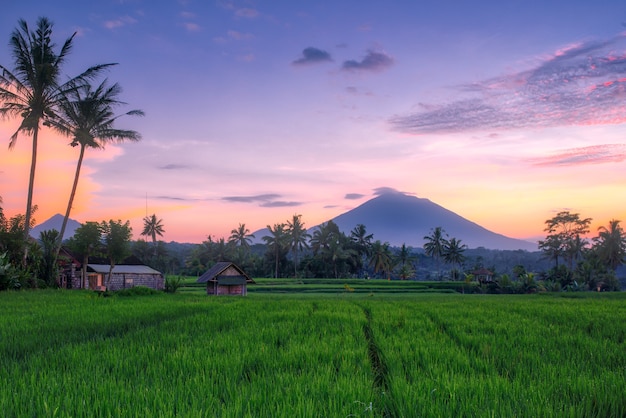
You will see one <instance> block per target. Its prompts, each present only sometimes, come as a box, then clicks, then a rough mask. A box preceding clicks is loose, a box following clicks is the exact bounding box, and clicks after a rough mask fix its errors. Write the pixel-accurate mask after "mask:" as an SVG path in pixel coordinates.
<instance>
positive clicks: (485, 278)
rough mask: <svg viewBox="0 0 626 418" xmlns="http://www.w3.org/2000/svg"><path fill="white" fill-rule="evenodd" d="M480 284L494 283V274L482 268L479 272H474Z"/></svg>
mask: <svg viewBox="0 0 626 418" xmlns="http://www.w3.org/2000/svg"><path fill="white" fill-rule="evenodd" d="M472 274H473V275H474V277H475V278H476V280H478V283H492V282H493V281H494V280H493V272H492V271H491V270H487V269H486V268H481V269H478V270H474V271H473V272H472Z"/></svg>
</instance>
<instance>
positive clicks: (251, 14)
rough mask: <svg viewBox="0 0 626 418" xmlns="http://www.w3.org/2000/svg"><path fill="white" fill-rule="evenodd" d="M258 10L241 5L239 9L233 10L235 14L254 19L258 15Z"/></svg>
mask: <svg viewBox="0 0 626 418" xmlns="http://www.w3.org/2000/svg"><path fill="white" fill-rule="evenodd" d="M259 14H260V13H259V11H258V10H256V9H251V8H249V7H242V8H240V9H237V10H235V16H237V17H243V18H246V19H254V18H257V17H258V16H259Z"/></svg>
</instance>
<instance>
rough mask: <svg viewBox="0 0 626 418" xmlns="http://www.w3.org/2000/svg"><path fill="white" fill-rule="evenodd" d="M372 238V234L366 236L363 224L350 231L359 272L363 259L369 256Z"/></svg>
mask: <svg viewBox="0 0 626 418" xmlns="http://www.w3.org/2000/svg"><path fill="white" fill-rule="evenodd" d="M373 238H374V234H368V233H367V229H366V228H365V225H363V224H358V225H357V226H355V227H354V228H353V229H352V231H350V240H351V241H352V242H353V243H354V246H355V249H356V252H357V256H358V263H359V265H358V268H359V270H362V266H363V262H364V258H365V257H367V256H369V253H370V249H371V247H372V239H373Z"/></svg>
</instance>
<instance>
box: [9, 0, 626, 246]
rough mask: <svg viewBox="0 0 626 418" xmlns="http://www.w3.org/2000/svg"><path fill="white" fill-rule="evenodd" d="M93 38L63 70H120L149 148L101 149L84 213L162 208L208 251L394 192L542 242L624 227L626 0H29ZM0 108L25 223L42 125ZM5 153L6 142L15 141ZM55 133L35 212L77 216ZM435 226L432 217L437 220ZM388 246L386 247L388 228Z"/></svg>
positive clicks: (44, 155)
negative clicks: (239, 230)
mask: <svg viewBox="0 0 626 418" xmlns="http://www.w3.org/2000/svg"><path fill="white" fill-rule="evenodd" d="M39 16H46V17H48V18H49V19H51V20H52V21H53V22H54V38H55V41H56V43H57V46H59V45H61V44H62V43H63V41H64V40H65V39H66V38H67V37H69V36H71V34H72V33H74V32H77V36H76V38H75V39H74V49H73V51H72V53H71V55H70V56H69V59H68V62H67V66H66V67H65V72H66V74H67V75H68V76H69V75H76V74H78V73H79V72H80V71H82V70H84V69H85V68H87V67H88V66H91V65H94V64H99V63H107V62H117V63H119V65H118V66H116V67H114V68H113V69H112V70H111V71H109V72H108V74H107V77H108V78H109V80H111V81H114V82H118V83H120V84H121V86H122V87H123V89H124V91H123V93H122V98H123V100H124V101H126V102H127V103H128V108H127V109H123V108H122V109H120V112H123V111H127V110H130V109H135V108H138V109H142V110H143V111H145V113H146V116H145V117H143V118H131V117H127V118H121V119H119V123H118V125H117V127H119V128H124V129H134V130H137V131H139V132H140V133H141V134H142V136H143V140H142V141H141V142H139V143H129V144H124V145H109V146H107V148H106V150H105V151H98V150H88V152H87V156H86V160H85V163H84V165H83V173H82V176H81V179H80V183H79V188H78V195H77V198H76V201H75V204H74V208H73V211H72V214H71V217H72V218H73V219H76V220H78V221H80V222H84V221H101V220H108V219H122V220H126V219H128V220H130V221H131V224H132V226H133V229H134V231H135V238H138V237H139V235H138V234H139V232H140V231H141V229H142V218H143V217H144V216H145V215H146V213H148V214H152V213H156V214H157V216H158V217H159V218H162V219H163V223H164V225H165V230H166V233H165V235H164V237H163V239H164V240H165V241H172V240H174V241H181V242H201V241H202V240H205V239H206V238H207V236H209V235H211V236H212V237H213V238H214V239H215V238H221V237H226V238H228V236H229V235H230V230H231V229H233V228H235V227H237V225H238V224H239V223H245V224H246V226H247V227H248V228H249V229H250V230H251V231H255V230H257V229H260V228H263V227H265V226H266V225H267V224H272V225H273V224H274V223H278V222H284V221H286V220H287V219H289V218H291V216H292V215H294V214H302V219H303V221H304V223H305V225H306V226H308V227H311V226H314V225H316V224H318V223H320V222H323V221H326V220H328V219H330V218H333V217H334V216H337V215H339V214H341V213H343V212H345V211H347V210H349V209H352V208H354V207H356V206H358V205H360V204H361V203H363V202H365V201H366V200H368V199H370V198H372V197H374V196H375V194H376V193H377V192H379V191H380V190H381V188H392V189H395V190H398V191H402V192H405V193H409V194H413V195H416V196H418V197H422V198H428V199H430V200H432V201H433V202H435V203H438V204H440V205H442V206H444V207H446V208H447V209H450V210H452V211H454V212H456V213H458V214H459V215H461V216H463V217H465V218H467V219H469V220H471V221H474V222H476V223H478V224H480V225H482V226H484V227H486V228H488V229H490V230H492V231H494V232H498V233H501V234H504V235H507V236H510V237H515V238H522V239H530V240H536V239H537V238H539V237H542V236H544V235H545V234H544V233H543V228H544V221H545V220H546V219H548V218H551V217H552V216H554V215H555V214H556V213H557V212H558V211H561V210H569V211H572V212H577V213H580V214H581V215H582V216H583V217H591V218H593V224H592V228H593V229H594V230H595V228H597V226H599V225H607V224H608V221H609V220H610V219H612V218H616V219H621V220H623V221H625V222H626V162H625V161H626V124H625V122H626V2H624V1H623V0H621V1H607V0H598V1H595V2H590V1H571V0H569V1H561V0H555V1H550V2H522V1H509V0H498V1H479V2H466V1H461V0H453V1H446V2H443V1H420V2H417V1H415V2H413V1H388V2H380V1H341V2H335V1H302V2H293V1H228V0H224V1H220V0H217V1H199V0H197V1H192V0H179V1H175V0H171V1H159V2H152V1H148V0H102V1H97V2H84V1H78V0H58V1H49V0H36V1H35V0H23V1H19V2H17V1H15V2H10V3H9V4H8V5H3V7H2V14H0V63H2V64H3V65H5V66H7V67H9V68H13V60H12V57H11V55H10V50H9V47H8V41H9V37H10V34H11V32H12V31H13V29H14V28H15V27H16V25H17V21H18V19H20V18H23V19H25V20H26V21H27V22H28V23H29V24H30V25H31V26H32V27H34V25H35V22H36V20H37V18H38V17H39ZM18 123H19V122H18V120H16V119H6V120H0V138H4V141H3V142H4V144H5V145H4V146H0V196H2V199H3V208H4V210H5V214H6V215H8V216H12V215H14V214H16V213H24V210H25V205H26V192H27V184H28V171H29V167H30V147H31V142H30V139H29V137H27V136H20V138H19V140H18V144H17V147H16V148H15V149H14V150H12V151H9V150H8V149H7V146H8V143H9V137H10V135H11V134H12V133H13V132H14V130H15V129H16V128H17V126H18ZM0 143H1V141H0ZM68 143H69V140H68V139H67V138H62V137H59V136H58V135H56V134H55V133H53V132H50V131H48V130H45V129H44V131H43V132H42V134H41V137H40V147H39V157H38V165H37V174H36V178H35V191H34V202H35V203H36V204H37V205H38V206H39V211H38V212H37V213H36V214H35V218H36V219H37V221H38V222H42V221H44V220H46V219H47V218H49V217H50V216H52V215H54V214H56V213H64V212H65V205H66V202H67V199H68V195H69V192H70V188H71V183H72V179H73V173H74V168H75V162H76V158H77V153H78V149H75V148H72V147H70V146H68ZM434 226H436V225H433V227H434ZM375 238H376V237H375Z"/></svg>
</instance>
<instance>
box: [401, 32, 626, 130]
mask: <svg viewBox="0 0 626 418" xmlns="http://www.w3.org/2000/svg"><path fill="white" fill-rule="evenodd" d="M616 51H618V52H616ZM457 90H458V92H459V93H460V94H461V95H465V97H462V98H460V99H458V100H455V101H453V102H450V103H444V104H441V105H433V104H430V103H426V104H424V103H421V104H420V107H421V109H420V110H419V111H417V112H414V113H410V114H407V115H402V116H396V117H393V118H391V119H390V123H391V126H392V127H393V129H395V130H397V131H401V132H405V133H414V134H425V133H450V132H462V131H472V130H499V129H520V128H528V127H535V128H536V127H554V126H570V125H592V124H619V123H624V122H626V111H625V110H626V109H625V106H624V101H625V100H626V34H620V35H618V36H616V37H614V38H611V39H608V40H604V41H593V42H592V41H589V42H584V43H579V44H575V45H570V46H567V47H565V48H562V49H560V50H557V51H555V52H554V53H553V54H552V55H551V56H550V57H548V58H543V59H542V60H541V62H540V63H539V64H538V65H536V66H535V67H534V68H532V69H530V70H527V71H522V72H518V73H514V74H509V75H504V76H501V77H496V78H492V79H488V80H483V81H480V82H477V83H474V84H468V85H463V86H457Z"/></svg>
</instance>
